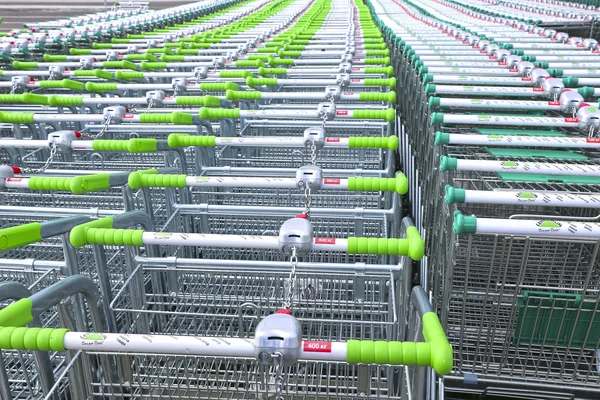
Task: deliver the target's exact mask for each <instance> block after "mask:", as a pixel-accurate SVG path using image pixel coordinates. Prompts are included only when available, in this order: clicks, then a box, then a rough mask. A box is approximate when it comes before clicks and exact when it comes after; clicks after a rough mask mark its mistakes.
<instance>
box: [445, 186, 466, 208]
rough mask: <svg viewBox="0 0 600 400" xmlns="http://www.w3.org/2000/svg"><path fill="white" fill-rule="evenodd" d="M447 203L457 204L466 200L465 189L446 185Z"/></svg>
mask: <svg viewBox="0 0 600 400" xmlns="http://www.w3.org/2000/svg"><path fill="white" fill-rule="evenodd" d="M445 190H446V204H457V203H464V202H465V189H457V188H454V187H452V186H450V185H446V188H445Z"/></svg>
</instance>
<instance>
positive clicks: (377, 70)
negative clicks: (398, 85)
mask: <svg viewBox="0 0 600 400" xmlns="http://www.w3.org/2000/svg"><path fill="white" fill-rule="evenodd" d="M365 74H382V75H387V76H393V75H394V67H392V66H391V65H390V66H389V67H366V68H365Z"/></svg>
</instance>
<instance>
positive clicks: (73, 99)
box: [48, 95, 83, 107]
mask: <svg viewBox="0 0 600 400" xmlns="http://www.w3.org/2000/svg"><path fill="white" fill-rule="evenodd" d="M81 104H83V97H82V96H54V95H53V96H48V105H50V106H53V107H69V106H78V105H81Z"/></svg>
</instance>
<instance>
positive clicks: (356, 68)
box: [352, 67, 360, 71]
mask: <svg viewBox="0 0 600 400" xmlns="http://www.w3.org/2000/svg"><path fill="white" fill-rule="evenodd" d="M352 71H360V68H358V67H353V68H352Z"/></svg>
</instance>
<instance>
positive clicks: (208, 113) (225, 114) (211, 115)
mask: <svg viewBox="0 0 600 400" xmlns="http://www.w3.org/2000/svg"><path fill="white" fill-rule="evenodd" d="M239 117H240V110H239V109H238V108H232V109H229V108H206V107H202V108H201V109H200V118H202V119H205V120H213V119H224V118H236V119H237V118H239Z"/></svg>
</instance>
